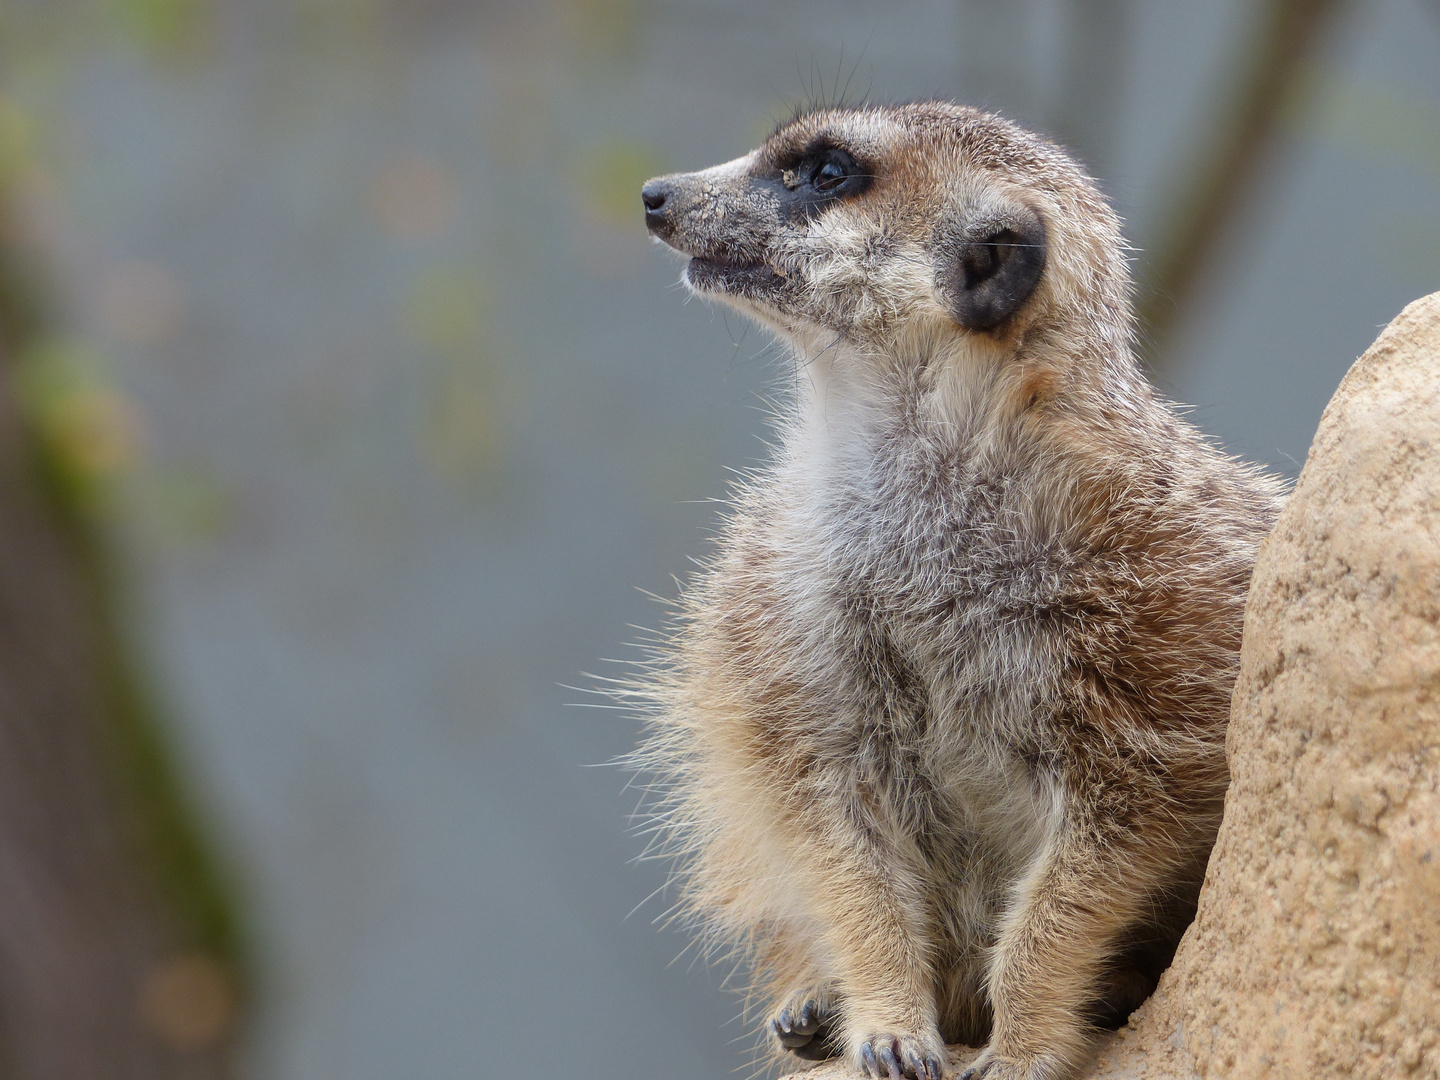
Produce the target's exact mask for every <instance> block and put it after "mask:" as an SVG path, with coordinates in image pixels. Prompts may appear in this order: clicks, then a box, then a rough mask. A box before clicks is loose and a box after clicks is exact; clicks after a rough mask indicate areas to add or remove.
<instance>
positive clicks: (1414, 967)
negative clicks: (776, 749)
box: [805, 293, 1440, 1080]
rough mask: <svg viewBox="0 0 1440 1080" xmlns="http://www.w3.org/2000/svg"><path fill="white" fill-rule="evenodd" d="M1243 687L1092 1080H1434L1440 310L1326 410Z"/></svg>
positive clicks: (1439, 885)
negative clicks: (1197, 863)
mask: <svg viewBox="0 0 1440 1080" xmlns="http://www.w3.org/2000/svg"><path fill="white" fill-rule="evenodd" d="M1241 664H1242V670H1241V675H1240V680H1239V683H1238V684H1237V686H1236V688H1235V698H1234V704H1233V709H1232V715H1231V725H1230V733H1229V743H1228V751H1229V757H1230V768H1231V773H1232V783H1231V787H1230V791H1229V794H1228V796H1227V798H1226V806H1225V820H1224V823H1223V825H1222V826H1221V830H1220V837H1219V841H1218V842H1217V844H1216V847H1215V853H1214V855H1213V856H1212V858H1211V861H1210V868H1209V873H1208V875H1207V877H1206V884H1205V889H1204V892H1203V893H1202V894H1201V898H1200V910H1199V914H1198V916H1197V918H1196V921H1195V924H1194V925H1193V926H1192V927H1191V928H1190V930H1189V932H1188V933H1187V934H1186V936H1185V939H1184V941H1183V942H1182V943H1181V946H1180V951H1179V953H1178V954H1177V956H1176V960H1175V964H1174V966H1173V967H1172V968H1171V969H1170V970H1169V971H1168V972H1166V974H1165V976H1164V978H1163V979H1162V980H1161V984H1160V989H1159V990H1158V991H1157V992H1156V994H1155V996H1154V997H1153V998H1151V1000H1150V1001H1149V1002H1147V1003H1146V1004H1145V1005H1144V1006H1143V1007H1142V1008H1141V1010H1140V1011H1139V1012H1138V1013H1136V1015H1135V1016H1134V1018H1133V1019H1132V1023H1131V1025H1130V1026H1129V1027H1128V1028H1127V1029H1126V1030H1125V1031H1123V1032H1121V1033H1120V1034H1119V1036H1117V1037H1116V1038H1114V1039H1113V1040H1111V1041H1110V1042H1109V1043H1108V1044H1107V1045H1106V1046H1105V1047H1104V1048H1103V1050H1102V1052H1101V1053H1100V1056H1099V1060H1098V1061H1097V1063H1096V1065H1095V1068H1094V1069H1093V1071H1092V1075H1093V1076H1095V1077H1103V1078H1106V1080H1172V1078H1173V1080H1179V1078H1184V1080H1191V1078H1196V1077H1227V1078H1232V1077H1233V1078H1246V1077H1306V1078H1324V1077H1336V1078H1339V1077H1346V1078H1357V1080H1368V1078H1377V1080H1379V1078H1387V1080H1388V1078H1392V1077H1423V1078H1440V293H1436V294H1434V295H1431V296H1428V297H1426V298H1424V299H1422V300H1418V301H1416V302H1415V303H1413V304H1411V305H1410V306H1409V307H1407V308H1406V309H1405V311H1404V312H1402V313H1401V315H1400V316H1399V317H1398V318H1397V319H1396V320H1395V321H1394V322H1393V323H1392V324H1391V325H1390V326H1389V327H1388V328H1387V329H1386V330H1385V332H1384V333H1383V334H1381V336H1380V338H1379V340H1377V341H1376V342H1375V344H1374V345H1373V346H1371V348H1370V350H1369V351H1368V352H1367V353H1366V354H1365V355H1364V356H1363V357H1361V358H1360V360H1358V361H1357V362H1356V364H1355V366H1354V367H1353V368H1351V370H1350V373H1349V374H1348V375H1347V376H1346V377H1345V380H1344V382H1342V383H1341V384H1340V388H1339V390H1337V391H1336V393H1335V397H1334V398H1333V399H1332V400H1331V402H1330V405H1329V407H1328V408H1327V409H1326V410H1325V415H1324V416H1323V418H1322V419H1321V421H1320V429H1319V431H1318V432H1317V433H1316V436H1315V442H1314V444H1313V445H1312V447H1311V450H1310V456H1309V459H1308V460H1307V462H1306V464H1305V469H1304V471H1303V472H1302V473H1301V475H1300V480H1299V482H1298V484H1297V485H1296V489H1295V493H1294V495H1293V496H1292V498H1291V500H1290V502H1289V505H1288V506H1287V507H1286V509H1285V511H1284V513H1283V514H1282V515H1281V518H1280V521H1279V523H1278V524H1277V526H1276V528H1275V532H1274V533H1273V534H1272V535H1271V537H1270V538H1269V540H1267V541H1266V543H1265V546H1264V547H1263V549H1262V551H1261V555H1260V560H1259V564H1258V566H1257V567H1256V571H1255V579H1254V583H1253V585H1252V586H1251V593H1250V602H1249V605H1248V608H1247V610H1246V616H1245V640H1244V646H1243V651H1242V659H1241ZM967 1058H968V1054H965V1055H963V1056H962V1055H956V1057H955V1058H954V1059H953V1064H957V1065H958V1064H962V1063H963V1062H964V1061H965V1060H967ZM846 1075H848V1073H847V1071H846V1070H844V1069H843V1068H840V1067H838V1066H836V1065H829V1066H826V1067H825V1068H824V1069H823V1070H817V1071H814V1072H808V1073H806V1074H805V1076H806V1078H807V1080H820V1078H821V1077H822V1076H826V1077H828V1076H834V1077H836V1078H838V1077H841V1076H846Z"/></svg>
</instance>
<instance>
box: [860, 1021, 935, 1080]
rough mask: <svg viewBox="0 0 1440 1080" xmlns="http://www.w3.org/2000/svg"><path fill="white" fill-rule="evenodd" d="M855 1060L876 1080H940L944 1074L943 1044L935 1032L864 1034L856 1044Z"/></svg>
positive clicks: (867, 1074)
mask: <svg viewBox="0 0 1440 1080" xmlns="http://www.w3.org/2000/svg"><path fill="white" fill-rule="evenodd" d="M855 1058H856V1061H857V1063H858V1064H859V1066H860V1068H861V1070H862V1071H863V1072H864V1073H865V1075H866V1076H870V1077H875V1078H876V1080H907V1078H908V1080H941V1078H942V1077H943V1076H944V1075H945V1043H944V1042H943V1041H942V1040H941V1038H940V1033H939V1032H936V1031H932V1032H930V1034H929V1035H928V1036H920V1035H906V1034H903V1033H893V1032H884V1033H881V1034H875V1035H867V1036H865V1037H864V1038H862V1039H860V1040H859V1041H858V1043H856V1050H855Z"/></svg>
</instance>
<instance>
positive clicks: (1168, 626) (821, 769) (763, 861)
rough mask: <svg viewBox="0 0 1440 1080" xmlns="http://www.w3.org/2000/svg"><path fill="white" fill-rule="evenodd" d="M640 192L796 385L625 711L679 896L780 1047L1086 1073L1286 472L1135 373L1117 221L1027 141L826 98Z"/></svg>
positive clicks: (1214, 743) (1184, 842)
mask: <svg viewBox="0 0 1440 1080" xmlns="http://www.w3.org/2000/svg"><path fill="white" fill-rule="evenodd" d="M643 200H644V205H645V221H646V224H647V226H648V228H649V231H650V232H651V233H652V234H653V235H654V236H655V237H656V238H658V239H659V240H661V241H663V242H664V243H665V244H666V245H668V246H669V247H671V248H673V249H675V250H676V251H678V252H680V253H682V254H684V255H685V256H688V257H689V262H688V265H687V266H686V268H685V282H686V284H687V285H688V286H689V288H690V289H691V290H692V291H693V292H694V293H696V294H698V295H700V296H702V297H705V298H707V299H714V300H718V301H721V302H723V303H725V304H728V305H730V306H732V307H734V308H737V309H738V310H740V311H741V312H743V313H745V314H746V315H748V316H750V317H751V318H753V319H754V320H755V321H757V322H759V323H761V324H762V325H763V326H765V327H767V328H769V329H770V330H771V331H772V332H773V333H774V335H775V336H776V337H777V338H778V339H779V340H780V341H781V342H783V343H785V344H787V345H788V346H789V347H790V350H791V351H792V352H793V354H794V361H795V364H796V374H795V378H794V386H795V390H794V394H793V397H792V399H791V400H789V401H788V402H787V403H785V404H784V405H783V406H782V408H781V410H780V415H779V416H778V417H777V420H776V445H775V447H774V450H773V455H772V457H771V459H770V460H769V461H768V463H767V464H765V465H763V466H762V467H760V468H758V469H757V470H756V471H755V472H754V473H753V474H751V475H749V476H748V477H746V478H745V479H744V480H742V481H740V482H739V483H738V485H737V486H736V487H735V489H734V491H733V493H732V495H731V497H730V500H729V506H728V511H727V514H726V516H725V518H724V521H723V524H722V526H721V527H720V530H719V534H718V537H717V539H716V542H715V549H714V551H713V553H712V555H711V556H710V557H709V558H708V560H707V561H705V563H704V564H703V569H702V572H700V573H699V575H698V576H697V578H696V580H694V581H693V582H691V583H689V584H688V585H687V586H686V587H685V588H684V590H683V592H682V596H681V599H680V600H679V602H678V605H679V614H678V617H677V618H676V620H675V624H674V626H673V627H672V630H671V632H670V634H669V636H668V639H667V643H666V644H665V645H664V646H662V648H661V650H660V654H659V656H658V658H657V661H656V663H655V664H654V665H653V668H652V669H651V670H650V672H649V673H648V674H647V675H645V676H644V678H643V679H641V680H640V685H639V687H638V691H637V692H638V693H639V694H640V695H642V696H643V697H644V699H645V701H646V702H647V704H648V707H649V710H650V718H649V729H648V734H647V736H646V739H645V741H644V743H643V744H642V746H641V748H640V750H639V751H638V752H637V755H636V763H637V764H638V767H639V768H641V769H642V770H644V771H646V772H647V773H649V774H650V775H651V776H652V777H654V778H655V783H656V785H657V787H658V789H659V790H660V792H661V795H660V798H659V801H658V803H657V804H656V805H655V807H654V813H655V821H656V823H657V827H658V828H659V830H660V831H661V832H662V834H663V836H664V837H665V841H664V842H665V846H666V847H667V848H668V850H669V852H670V853H672V854H673V855H674V856H675V857H676V858H677V859H678V868H679V875H678V877H679V881H680V890H681V898H680V902H681V905H682V906H683V908H684V910H685V911H687V912H688V913H689V914H690V915H691V916H692V917H693V920H694V923H695V925H696V926H697V927H698V928H699V932H700V933H701V935H702V936H703V937H704V939H705V940H706V941H708V942H710V943H712V944H716V945H722V946H730V947H734V948H736V949H738V950H739V952H740V954H741V955H742V956H743V957H744V958H745V959H746V961H747V963H746V970H748V971H751V972H753V974H754V987H753V991H752V992H753V994H754V995H755V996H756V997H757V998H759V999H762V1000H763V1001H765V1002H766V1003H768V1008H769V1019H768V1028H769V1031H770V1033H771V1041H772V1042H773V1044H774V1046H775V1048H776V1051H777V1053H779V1054H783V1053H784V1051H789V1052H791V1053H793V1054H794V1055H797V1056H798V1057H801V1058H823V1057H828V1056H833V1055H844V1056H845V1057H847V1058H848V1059H849V1061H850V1062H851V1064H852V1065H853V1067H854V1068H855V1069H857V1070H859V1071H860V1072H863V1073H864V1074H866V1075H868V1076H871V1077H882V1076H888V1077H891V1078H895V1080H898V1078H901V1077H910V1078H914V1080H940V1078H941V1077H942V1076H943V1075H945V1073H946V1071H947V1069H949V1068H950V1066H949V1064H948V1063H947V1060H946V1043H947V1042H951V1043H954V1042H963V1043H967V1044H969V1045H973V1046H981V1045H983V1046H984V1049H983V1050H982V1051H981V1053H980V1056H979V1058H978V1059H977V1060H976V1061H975V1062H974V1063H973V1064H972V1065H970V1067H969V1068H968V1069H967V1070H966V1071H965V1072H964V1073H963V1076H964V1077H966V1078H972V1077H980V1076H983V1077H986V1078H987V1080H1012V1078H1021V1077H1023V1078H1027V1080H1055V1078H1060V1077H1066V1076H1070V1075H1072V1074H1073V1073H1074V1071H1075V1070H1076V1069H1077V1068H1079V1067H1080V1065H1081V1064H1082V1063H1083V1062H1084V1061H1085V1059H1086V1056H1087V1053H1088V1052H1089V1050H1090V1049H1091V1047H1092V1044H1093V1041H1094V1033H1095V1032H1096V1031H1097V1030H1098V1029H1099V1028H1100V1027H1102V1026H1105V1025H1107V1024H1108V1025H1109V1026H1112V1027H1113V1026H1118V1025H1119V1023H1121V1022H1123V1020H1124V1018H1125V1016H1126V1015H1127V1014H1128V1013H1129V1012H1130V1010H1132V1009H1133V1008H1134V1007H1135V1006H1136V1005H1137V1004H1138V1003H1139V1002H1140V1001H1142V1000H1143V999H1144V998H1145V997H1146V996H1148V994H1149V993H1150V992H1151V990H1152V989H1153V987H1154V985H1155V980H1156V979H1157V978H1158V975H1159V973H1160V972H1161V971H1162V970H1163V969H1164V967H1165V966H1167V965H1168V963H1169V961H1170V959H1171V957H1172V955H1173V952H1174V949H1175V946H1176V943H1177V942H1178V940H1179V937H1180V935H1181V933H1182V932H1183V930H1184V928H1185V926H1186V925H1187V924H1188V923H1189V921H1190V919H1191V918H1192V917H1193V913H1194V909H1195V902H1196V896H1197V893H1198V890H1199V886H1200V882H1201V879H1202V877H1203V874H1204V869H1205V864H1206V860H1207V857H1208V855H1209V852H1210V848H1211V846H1212V844H1213V842H1214V839H1215V834H1216V830H1217V828H1218V825H1219V820H1220V815H1221V810H1222V805H1223V800H1224V793H1225V788H1226V784H1227V780H1228V774H1227V770H1226V762H1225V729H1226V722H1227V719H1228V714H1229V703H1230V694H1231V689H1232V686H1233V684H1234V681H1235V678H1236V673H1237V665H1238V653H1239V647H1240V634H1241V623H1242V616H1243V609H1244V603H1245V593H1246V588H1247V586H1248V584H1249V580H1250V575H1251V570H1252V566H1253V563H1254V560H1255V555H1256V549H1257V546H1258V545H1259V543H1260V541H1261V540H1262V538H1263V537H1264V536H1265V535H1266V533H1267V532H1268V531H1269V529H1270V527H1271V525H1272V523H1273V522H1274V520H1275V516H1276V514H1277V513H1278V510H1279V507H1280V502H1281V498H1282V495H1283V487H1282V485H1281V483H1280V482H1279V481H1278V480H1276V479H1274V478H1271V477H1269V476H1267V475H1265V474H1264V473H1263V472H1261V471H1260V470H1258V469H1257V468H1255V467H1253V466H1249V465H1245V464H1242V463H1240V462H1238V461H1236V460H1234V459H1233V458H1231V457H1228V456H1226V455H1225V454H1223V453H1221V452H1220V451H1219V450H1217V449H1216V448H1215V447H1213V446H1212V445H1211V443H1210V442H1209V441H1207V439H1206V438H1205V437H1204V436H1203V435H1201V434H1200V433H1199V432H1198V431H1197V430H1196V429H1195V428H1194V427H1192V426H1191V425H1190V424H1189V423H1187V422H1186V421H1185V420H1184V419H1183V418H1182V417H1181V416H1180V414H1179V413H1178V412H1177V408H1176V406H1175V405H1173V404H1171V403H1170V402H1168V401H1166V400H1164V399H1163V398H1162V397H1161V396H1160V395H1159V394H1158V393H1157V392H1156V391H1155V390H1154V389H1153V388H1152V386H1151V385H1150V384H1149V382H1147V380H1146V379H1145V377H1144V376H1143V375H1142V373H1141V369H1140V367H1139V364H1138V362H1137V360H1136V357H1135V353H1134V336H1135V331H1134V320H1133V316H1132V312H1131V306H1130V283H1129V277H1128V271H1127V266H1126V259H1125V253H1124V252H1125V249H1124V246H1123V243H1122V240H1121V232H1120V225H1119V220H1118V218H1117V217H1116V215H1115V213H1114V212H1113V211H1112V210H1111V208H1110V206H1109V205H1108V204H1107V202H1106V200H1105V199H1104V198H1103V197H1102V196H1101V194H1100V193H1099V191H1098V190H1097V188H1096V186H1095V184H1094V182H1093V181H1092V180H1091V179H1090V178H1089V177H1088V176H1086V175H1085V173H1084V172H1083V171H1082V170H1081V169H1080V168H1079V167H1078V166H1077V165H1076V164H1075V162H1074V161H1072V160H1071V159H1070V158H1069V157H1067V156H1066V154H1065V153H1064V152H1063V151H1062V150H1061V149H1059V148H1058V147H1057V146H1055V145H1054V144H1053V143H1051V142H1049V141H1047V140H1045V139H1044V138H1041V137H1039V136H1037V135H1034V134H1031V133H1030V132H1028V131H1025V130H1023V129H1021V128H1019V127H1017V126H1015V125H1014V124H1012V123H1010V122H1008V121H1006V120H1003V119H1001V118H999V117H997V116H994V115H989V114H986V113H983V112H980V111H977V110H975V109H971V108H966V107H963V106H958V105H952V104H948V103H920V104H909V105H902V106H866V107H863V108H858V109H821V110H818V111H815V112H811V113H809V114H808V115H803V116H801V117H799V118H798V119H795V120H794V121H792V122H789V123H787V124H785V125H783V126H781V127H780V128H779V129H778V130H777V131H776V132H775V133H774V135H772V136H771V137H770V138H769V139H768V140H767V141H766V142H765V143H764V145H762V146H761V147H760V148H759V149H757V150H755V151H753V152H751V153H749V154H747V155H745V156H744V157H741V158H738V159H736V160H734V161H731V162H729V163H727V164H724V165H719V166H716V167H714V168H711V169H707V170H705V171H703V172H696V173H687V174H676V175H670V176H664V177H661V178H659V179H656V180H652V181H650V182H649V183H647V184H646V185H645V187H644V191H643Z"/></svg>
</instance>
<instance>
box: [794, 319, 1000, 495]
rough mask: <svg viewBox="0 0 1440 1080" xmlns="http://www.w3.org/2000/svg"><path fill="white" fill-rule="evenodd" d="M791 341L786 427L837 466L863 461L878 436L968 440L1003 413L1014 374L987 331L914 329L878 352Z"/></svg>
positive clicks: (947, 442) (892, 441)
mask: <svg viewBox="0 0 1440 1080" xmlns="http://www.w3.org/2000/svg"><path fill="white" fill-rule="evenodd" d="M794 350H795V356H796V363H797V368H796V371H797V375H796V380H795V385H796V395H797V400H796V402H795V409H794V422H793V426H794V433H795V435H797V436H799V437H800V438H801V440H802V441H803V444H804V445H805V447H806V448H807V450H808V452H809V453H814V454H823V455H825V456H826V457H828V458H829V459H830V460H831V461H832V462H833V463H835V464H836V465H843V466H845V467H848V468H851V469H853V468H863V466H864V464H865V462H866V461H867V460H873V458H874V455H875V454H876V453H878V452H879V451H880V449H881V446H882V444H883V445H886V446H889V447H891V448H894V447H896V446H897V445H901V444H904V443H907V442H911V441H913V442H915V443H923V444H925V445H927V446H930V447H933V448H935V449H937V450H943V449H944V448H947V447H949V448H953V449H960V448H962V447H965V446H973V445H975V443H976V442H977V440H983V439H984V438H985V437H986V435H987V433H988V432H990V431H991V430H992V429H993V428H995V426H996V425H997V424H999V423H1002V422H1003V420H1004V414H1005V412H1006V409H1007V402H1008V397H1009V396H1010V391H1011V388H1010V386H1009V384H1010V382H1011V381H1013V380H1011V379H1009V378H1008V377H1007V375H1006V371H1005V366H1006V361H1007V357H1006V355H1005V354H1004V353H1003V352H1002V350H1001V348H1000V347H999V346H997V345H995V344H994V343H992V342H990V341H989V340H987V339H982V338H979V337H977V336H967V337H963V338H950V339H948V340H926V339H924V338H922V337H918V336H917V337H915V339H914V340H909V339H902V340H900V341H899V342H898V343H897V344H895V345H893V346H891V347H890V348H888V349H886V350H885V351H883V352H882V351H878V350H875V349H872V348H867V347H866V346H864V345H861V344H856V343H853V342H850V341H848V340H845V339H839V340H829V341H823V340H816V341H808V340H802V341H797V342H795V343H794Z"/></svg>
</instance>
